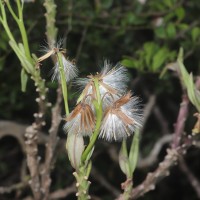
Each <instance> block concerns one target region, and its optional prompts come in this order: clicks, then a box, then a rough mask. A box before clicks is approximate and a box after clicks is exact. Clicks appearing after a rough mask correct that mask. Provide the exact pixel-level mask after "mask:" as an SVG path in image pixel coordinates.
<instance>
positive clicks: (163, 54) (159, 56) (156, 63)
mask: <svg viewBox="0 0 200 200" xmlns="http://www.w3.org/2000/svg"><path fill="white" fill-rule="evenodd" d="M168 54H169V52H168V49H166V48H165V47H164V48H162V49H160V50H159V51H158V52H157V53H156V54H155V55H154V56H153V63H152V70H153V71H154V72H155V71H157V70H158V69H159V68H160V67H161V66H162V65H163V64H164V62H165V61H166V59H167V58H168Z"/></svg>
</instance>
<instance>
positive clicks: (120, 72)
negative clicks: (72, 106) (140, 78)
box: [76, 61, 128, 108]
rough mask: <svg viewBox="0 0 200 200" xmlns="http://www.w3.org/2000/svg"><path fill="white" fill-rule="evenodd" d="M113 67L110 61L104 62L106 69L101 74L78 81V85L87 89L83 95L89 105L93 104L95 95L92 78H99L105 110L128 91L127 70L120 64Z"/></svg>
mask: <svg viewBox="0 0 200 200" xmlns="http://www.w3.org/2000/svg"><path fill="white" fill-rule="evenodd" d="M111 67H112V65H111V64H110V63H109V62H108V61H104V67H103V70H102V71H101V73H100V74H97V75H95V76H89V77H88V78H79V79H77V81H76V83H77V85H78V86H80V88H82V89H84V88H85V89H84V90H83V93H84V96H88V97H87V99H86V102H87V103H89V104H91V96H92V95H94V94H93V91H94V88H93V87H94V85H93V84H91V82H92V78H98V80H99V91H100V95H101V98H103V106H104V108H105V107H107V106H109V105H110V104H111V103H112V102H113V101H114V100H117V99H118V98H119V97H120V96H122V94H123V93H124V92H125V91H126V89H127V82H128V75H127V69H126V68H124V67H123V66H121V65H120V64H117V65H116V66H115V67H114V68H111ZM89 84H90V85H89ZM86 87H87V91H86Z"/></svg>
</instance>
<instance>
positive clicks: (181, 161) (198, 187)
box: [179, 157, 200, 199]
mask: <svg viewBox="0 0 200 200" xmlns="http://www.w3.org/2000/svg"><path fill="white" fill-rule="evenodd" d="M179 167H180V169H181V170H182V171H183V172H184V174H185V175H186V176H187V178H188V180H189V182H190V184H191V185H192V187H193V189H194V190H195V192H196V194H197V196H198V198H199V199H200V182H199V180H198V179H197V178H196V177H195V176H194V175H193V173H192V172H191V171H190V169H189V168H188V167H187V165H186V163H185V161H184V159H183V157H180V158H179Z"/></svg>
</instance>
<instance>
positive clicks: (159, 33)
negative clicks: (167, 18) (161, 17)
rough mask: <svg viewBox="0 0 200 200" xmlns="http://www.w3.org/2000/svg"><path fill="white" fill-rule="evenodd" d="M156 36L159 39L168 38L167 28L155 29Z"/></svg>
mask: <svg viewBox="0 0 200 200" xmlns="http://www.w3.org/2000/svg"><path fill="white" fill-rule="evenodd" d="M155 34H156V36H157V37H158V38H162V39H164V38H166V33H165V28H164V27H163V26H159V27H157V28H156V29H155Z"/></svg>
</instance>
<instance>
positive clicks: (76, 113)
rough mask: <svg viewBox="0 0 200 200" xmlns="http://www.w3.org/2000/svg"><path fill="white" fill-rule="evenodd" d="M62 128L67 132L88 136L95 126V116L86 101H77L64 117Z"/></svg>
mask: <svg viewBox="0 0 200 200" xmlns="http://www.w3.org/2000/svg"><path fill="white" fill-rule="evenodd" d="M66 121H67V123H66V124H65V126H64V129H65V130H66V131H67V132H68V133H69V134H78V135H79V134H80V135H83V136H87V135H88V136H90V135H92V133H93V130H94V127H95V116H94V113H93V111H92V109H91V107H90V106H89V105H88V104H86V103H83V102H82V103H79V104H78V105H77V106H76V107H75V109H74V110H73V111H72V112H71V113H70V114H69V116H68V117H67V119H66Z"/></svg>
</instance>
